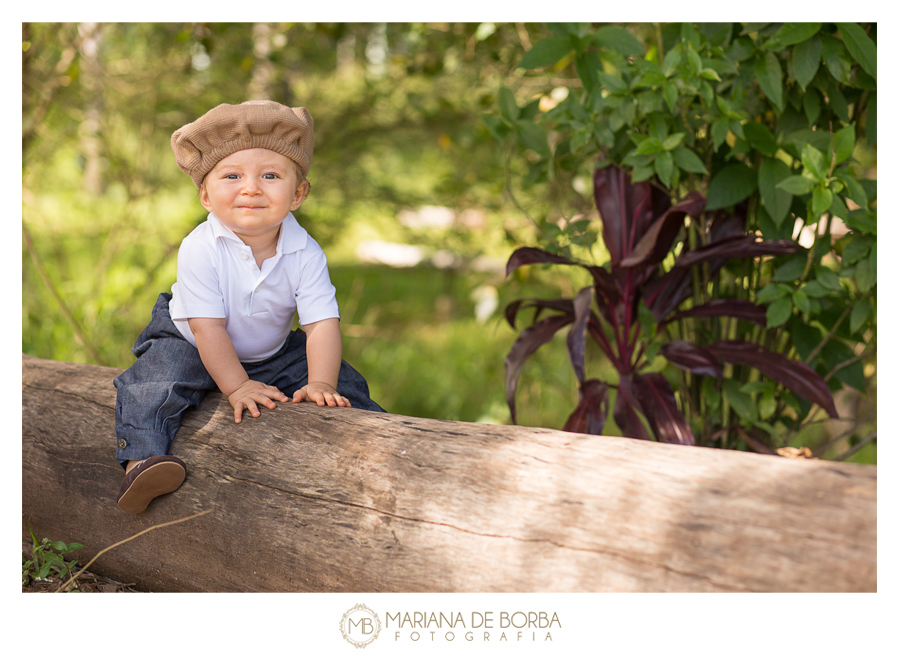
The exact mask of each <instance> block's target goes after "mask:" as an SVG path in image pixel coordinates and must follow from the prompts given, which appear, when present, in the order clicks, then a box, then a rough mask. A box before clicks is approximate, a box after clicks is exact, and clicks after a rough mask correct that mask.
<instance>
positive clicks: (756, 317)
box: [666, 299, 766, 326]
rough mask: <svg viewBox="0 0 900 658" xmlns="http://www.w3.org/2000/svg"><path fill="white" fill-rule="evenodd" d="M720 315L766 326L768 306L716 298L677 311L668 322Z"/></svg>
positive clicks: (740, 300)
mask: <svg viewBox="0 0 900 658" xmlns="http://www.w3.org/2000/svg"><path fill="white" fill-rule="evenodd" d="M720 315H725V316H728V317H733V318H738V319H739V320H746V321H747V322H752V323H753V324H758V325H762V326H766V307H765V306H760V305H759V304H754V303H753V302H748V301H745V300H742V299H714V300H712V301H710V302H707V303H705V304H701V305H700V306H695V307H693V308H689V309H688V310H686V311H681V312H680V313H676V314H675V315H673V316H672V317H671V318H668V319H667V320H666V323H669V322H674V321H675V320H678V319H680V318H687V317H696V316H703V317H713V316H720Z"/></svg>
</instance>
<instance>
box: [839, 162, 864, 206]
mask: <svg viewBox="0 0 900 658" xmlns="http://www.w3.org/2000/svg"><path fill="white" fill-rule="evenodd" d="M835 176H837V178H838V179H839V180H840V181H841V182H842V183H844V185H846V186H847V193H848V194H849V195H850V198H851V199H852V200H853V203H855V204H856V205H858V206H859V207H860V208H867V207H868V206H869V199H868V197H867V196H866V190H865V189H864V188H863V186H862V185H860V184H859V181H858V180H856V179H855V178H854V177H853V176H851V175H849V174H848V173H847V172H845V171H839V172H837V173H836V174H835Z"/></svg>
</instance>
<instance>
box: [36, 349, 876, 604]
mask: <svg viewBox="0 0 900 658" xmlns="http://www.w3.org/2000/svg"><path fill="white" fill-rule="evenodd" d="M119 372H120V371H119V370H117V369H114V368H106V367H99V366H90V365H78V364H71V363H61V362H55V361H46V360H41V359H36V358H34V357H29V356H23V364H22V404H23V420H22V513H23V533H24V535H25V536H26V537H27V536H28V529H27V528H28V525H29V524H30V526H31V527H32V528H33V529H34V532H35V534H36V535H37V537H38V538H41V537H43V536H47V537H50V538H51V539H53V540H63V541H66V542H75V541H77V542H80V543H82V544H84V548H83V549H81V550H80V551H79V552H77V553H74V554H73V555H74V556H75V557H77V558H78V559H79V560H80V562H81V563H82V564H84V563H85V562H86V561H87V560H88V559H90V558H91V557H93V556H94V555H95V554H96V553H97V552H98V551H100V550H101V549H103V548H105V547H107V546H110V545H112V544H114V543H115V542H118V541H120V540H122V539H125V538H127V537H129V536H131V535H133V534H135V533H137V532H140V531H141V530H144V529H146V528H149V527H151V526H153V525H157V524H160V523H165V522H168V521H173V520H176V519H179V518H183V517H186V516H189V515H192V514H196V513H198V512H201V511H204V510H213V511H212V513H209V514H206V515H205V516H202V517H200V518H198V519H195V520H192V521H188V522H186V523H182V524H179V525H173V526H169V527H166V528H161V529H155V530H153V531H152V532H149V533H146V534H145V535H143V536H141V537H138V538H137V539H135V540H133V541H130V542H128V543H126V544H123V545H122V546H119V547H117V548H115V549H113V550H111V551H109V552H107V553H105V554H104V555H103V556H101V557H100V558H99V559H98V560H97V561H96V562H95V563H94V564H93V565H92V566H91V570H92V571H93V572H95V573H99V574H102V575H104V576H106V577H109V578H113V579H115V580H118V581H120V582H126V583H135V584H136V585H137V587H138V588H139V589H144V590H148V591H202V592H234V591H244V592H250V591H253V592H256V591H267V592H273V591H291V592H299V591H328V592H338V591H343V592H497V591H504V592H549V591H556V592H626V591H627V592H710V591H752V592H785V591H806V592H821V591H829V592H836V591H875V590H876V551H875V547H876V473H877V469H876V467H867V466H859V465H851V464H841V463H834V462H823V461H816V460H793V459H784V458H780V457H771V456H763V455H756V454H748V453H741V452H733V451H723V450H713V449H707V448H693V447H684V446H670V445H663V444H658V443H651V442H645V441H638V440H634V439H625V438H619V437H592V436H587V435H580V434H569V433H564V432H559V431H554V430H547V429H536V428H528V427H508V426H494V425H484V424H476V423H462V422H450V421H438V420H427V419H420V418H412V417H405V416H398V415H392V414H379V413H373V412H366V411H361V410H354V409H335V408H319V407H317V406H315V405H312V404H309V403H304V404H290V403H288V404H282V405H279V406H278V408H277V409H275V410H273V411H268V410H263V413H262V415H261V416H260V417H259V418H255V419H254V418H249V417H247V416H246V415H245V419H244V421H243V422H242V423H241V424H240V425H236V424H235V423H234V421H233V419H232V417H231V409H230V406H229V405H228V401H227V400H226V399H225V398H224V397H222V396H221V395H218V394H210V395H208V396H207V397H206V399H205V400H204V402H203V404H202V405H201V406H200V408H199V409H197V410H195V411H192V412H190V413H188V414H187V416H186V418H185V421H184V424H183V426H182V428H181V430H180V431H179V433H178V435H177V437H176V439H175V442H174V444H173V447H172V454H175V455H177V456H179V457H181V458H182V459H184V460H185V462H186V463H187V464H188V476H187V480H186V481H185V483H184V485H182V487H181V488H180V489H179V490H178V491H177V492H175V493H173V494H169V495H167V496H164V497H160V498H158V499H156V500H155V501H154V502H153V503H151V505H150V506H149V507H148V508H147V510H146V511H145V512H143V513H141V514H139V515H129V514H126V513H124V512H121V511H120V510H119V509H118V508H117V507H116V504H115V496H116V493H117V491H118V488H119V483H120V481H121V479H122V476H123V471H122V468H121V467H120V466H119V465H118V463H117V462H116V461H115V460H114V451H115V440H114V436H115V429H114V406H115V389H114V387H113V384H112V379H113V377H115V376H116V375H117V374H118V373H119Z"/></svg>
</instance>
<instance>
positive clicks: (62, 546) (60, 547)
mask: <svg viewBox="0 0 900 658" xmlns="http://www.w3.org/2000/svg"><path fill="white" fill-rule="evenodd" d="M50 545H51V546H53V549H54V550H57V551H60V552H62V553H65V552H66V542H64V541H55V542H53V543H52V544H50Z"/></svg>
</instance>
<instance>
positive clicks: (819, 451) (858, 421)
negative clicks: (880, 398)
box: [788, 411, 875, 457]
mask: <svg viewBox="0 0 900 658" xmlns="http://www.w3.org/2000/svg"><path fill="white" fill-rule="evenodd" d="M874 415H875V412H874V411H870V412H869V413H867V414H866V415H865V416H863V417H862V418H857V419H856V421H855V422H854V423H853V425H852V426H851V427H850V428H848V429H847V430H845V431H844V432H841V433H840V434H838V435H837V436H836V437H834V438H833V439H832V440H831V441H829V442H828V443H826V444H825V445H823V446H822V447H821V448H818V449H817V450H816V451H815V452H814V453H813V457H818V456H819V455H821V454H822V453H824V452H825V451H826V450H828V449H829V448H830V447H831V446H833V445H834V444H835V443H837V442H838V441H840V440H841V439H843V438H844V437H846V436H849V435H850V434H853V433H854V432H855V431H856V430H858V429H859V428H860V427H861V426H862V425H864V424H865V423H867V422H869V419H871V418H872V416H874ZM827 420H831V421H832V422H833V421H835V420H842V419H841V418H825V419H822V421H814V422H825V421H827ZM845 420H846V422H850V419H849V418H848V419H845ZM809 425H812V423H808V424H807V427H808V426H809ZM788 443H790V441H788Z"/></svg>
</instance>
